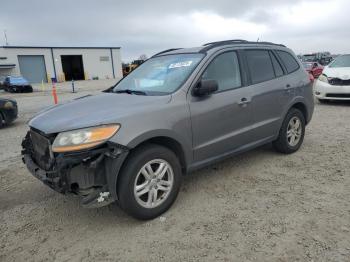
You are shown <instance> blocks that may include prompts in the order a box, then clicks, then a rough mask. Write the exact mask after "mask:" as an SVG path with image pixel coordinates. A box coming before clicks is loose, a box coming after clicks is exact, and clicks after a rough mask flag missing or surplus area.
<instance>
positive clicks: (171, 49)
mask: <svg viewBox="0 0 350 262" xmlns="http://www.w3.org/2000/svg"><path fill="white" fill-rule="evenodd" d="M179 49H182V48H170V49H167V50H164V51H161V52H159V53H156V54H154V55H153V56H152V57H155V56H157V55H160V54H164V53H167V52H170V51H175V50H179Z"/></svg>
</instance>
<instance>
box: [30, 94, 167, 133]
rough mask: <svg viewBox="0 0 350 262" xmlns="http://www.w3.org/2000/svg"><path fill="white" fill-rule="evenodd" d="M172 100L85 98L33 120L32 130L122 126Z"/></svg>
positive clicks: (119, 96)
mask: <svg viewBox="0 0 350 262" xmlns="http://www.w3.org/2000/svg"><path fill="white" fill-rule="evenodd" d="M170 99H171V95H167V96H141V95H129V94H115V93H102V94H99V95H94V96H85V97H82V98H78V99H75V100H73V101H70V102H68V103H65V104H60V105H57V106H54V107H50V108H48V109H46V110H44V111H41V112H39V113H38V114H37V115H36V116H34V117H33V118H32V119H31V120H30V122H29V126H30V127H33V128H36V129H38V130H40V131H42V132H44V133H46V134H52V133H58V132H62V131H68V130H74V129H79V128H85V127H91V126H97V125H103V124H112V123H120V122H119V121H120V120H122V118H125V117H128V116H131V115H134V114H140V113H144V112H145V111H146V112H147V108H150V107H154V106H156V105H157V104H166V103H168V102H169V101H170ZM121 124H122V123H121Z"/></svg>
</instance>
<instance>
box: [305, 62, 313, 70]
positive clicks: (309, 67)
mask: <svg viewBox="0 0 350 262" xmlns="http://www.w3.org/2000/svg"><path fill="white" fill-rule="evenodd" d="M312 65H313V64H312V63H303V66H304V68H305V69H312Z"/></svg>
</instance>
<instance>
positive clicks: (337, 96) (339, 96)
mask: <svg viewBox="0 0 350 262" xmlns="http://www.w3.org/2000/svg"><path fill="white" fill-rule="evenodd" d="M326 97H335V98H350V94H326Z"/></svg>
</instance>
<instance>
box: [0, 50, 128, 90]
mask: <svg viewBox="0 0 350 262" xmlns="http://www.w3.org/2000/svg"><path fill="white" fill-rule="evenodd" d="M7 75H22V76H24V77H25V78H26V79H27V80H28V81H29V82H31V83H40V82H41V81H44V82H50V81H51V79H56V81H59V82H62V81H70V80H72V79H74V80H87V79H97V78H98V79H110V78H117V79H118V78H121V77H122V62H121V55H120V48H119V47H35V46H2V47H1V46H0V76H7Z"/></svg>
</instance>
